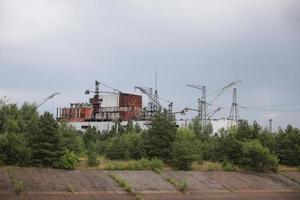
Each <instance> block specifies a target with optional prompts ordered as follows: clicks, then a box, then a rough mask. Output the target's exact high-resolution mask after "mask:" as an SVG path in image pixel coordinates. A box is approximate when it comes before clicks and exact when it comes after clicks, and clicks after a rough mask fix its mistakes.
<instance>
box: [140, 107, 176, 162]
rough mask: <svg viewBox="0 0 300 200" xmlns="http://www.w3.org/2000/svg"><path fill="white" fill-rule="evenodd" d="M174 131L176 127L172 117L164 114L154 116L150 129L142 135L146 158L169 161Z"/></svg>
mask: <svg viewBox="0 0 300 200" xmlns="http://www.w3.org/2000/svg"><path fill="white" fill-rule="evenodd" d="M176 129H177V126H176V123H175V119H174V118H173V117H171V116H169V115H168V114H167V113H166V112H161V113H157V114H155V116H154V117H153V119H152V121H151V127H150V128H149V129H148V130H147V131H146V132H145V133H144V134H143V145H144V149H145V153H146V156H147V157H149V158H155V157H156V158H158V159H161V160H163V161H170V159H171V151H172V143H173V141H174V140H175V136H176Z"/></svg>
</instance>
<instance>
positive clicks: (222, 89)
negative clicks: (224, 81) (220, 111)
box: [207, 80, 242, 105]
mask: <svg viewBox="0 0 300 200" xmlns="http://www.w3.org/2000/svg"><path fill="white" fill-rule="evenodd" d="M241 82H242V81H241V80H237V81H232V82H231V83H229V84H228V85H226V86H225V87H223V88H221V89H219V90H217V91H215V92H213V93H211V94H209V95H207V96H212V95H214V94H217V95H216V96H215V97H214V98H213V99H212V100H211V101H210V102H209V104H210V105H211V104H212V103H213V102H214V101H215V100H216V99H217V98H219V97H220V96H221V95H222V94H223V93H224V92H225V91H226V90H227V89H229V88H231V87H232V86H234V85H236V84H238V83H241Z"/></svg>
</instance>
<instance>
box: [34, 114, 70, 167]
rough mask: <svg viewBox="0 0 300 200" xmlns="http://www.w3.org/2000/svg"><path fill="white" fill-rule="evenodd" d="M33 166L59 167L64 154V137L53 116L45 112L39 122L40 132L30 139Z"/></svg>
mask: <svg viewBox="0 0 300 200" xmlns="http://www.w3.org/2000/svg"><path fill="white" fill-rule="evenodd" d="M29 141H30V147H31V150H32V164H33V165H35V166H46V167H59V165H60V159H61V157H62V156H63V154H64V150H63V143H62V135H61V134H60V132H59V129H58V123H57V121H56V120H55V119H54V118H53V116H52V115H51V114H50V113H48V112H45V113H44V114H43V115H42V116H41V117H40V120H39V122H38V132H35V133H32V134H31V137H30V140H29Z"/></svg>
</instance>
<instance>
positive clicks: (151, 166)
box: [105, 158, 163, 170]
mask: <svg viewBox="0 0 300 200" xmlns="http://www.w3.org/2000/svg"><path fill="white" fill-rule="evenodd" d="M162 168H163V162H162V161H161V160H159V159H152V160H148V159H145V158H142V159H140V160H131V161H128V162H120V161H114V162H112V163H109V164H108V165H107V167H106V168H105V169H107V170H147V169H148V170H161V169H162Z"/></svg>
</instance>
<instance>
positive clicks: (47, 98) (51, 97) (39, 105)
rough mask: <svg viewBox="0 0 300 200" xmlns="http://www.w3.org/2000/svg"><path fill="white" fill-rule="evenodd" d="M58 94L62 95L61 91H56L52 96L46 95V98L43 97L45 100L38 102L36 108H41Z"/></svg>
mask: <svg viewBox="0 0 300 200" xmlns="http://www.w3.org/2000/svg"><path fill="white" fill-rule="evenodd" d="M56 95H60V93H59V92H55V93H53V94H51V95H50V96H48V97H46V98H45V99H43V101H42V102H41V103H39V104H37V106H36V109H38V108H40V107H41V106H42V105H43V104H45V103H46V102H47V101H48V100H50V99H53V98H54V97H55V96H56Z"/></svg>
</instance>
